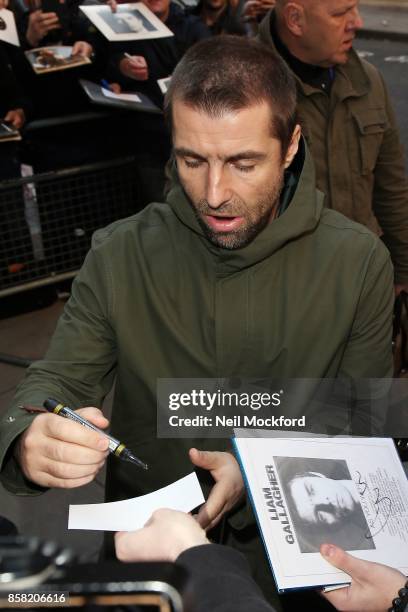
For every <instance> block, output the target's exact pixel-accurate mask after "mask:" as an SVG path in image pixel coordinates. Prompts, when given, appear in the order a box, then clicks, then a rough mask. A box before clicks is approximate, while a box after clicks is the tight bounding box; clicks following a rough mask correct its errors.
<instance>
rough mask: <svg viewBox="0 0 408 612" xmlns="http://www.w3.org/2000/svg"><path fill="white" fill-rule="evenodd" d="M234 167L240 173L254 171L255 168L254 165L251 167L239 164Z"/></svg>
mask: <svg viewBox="0 0 408 612" xmlns="http://www.w3.org/2000/svg"><path fill="white" fill-rule="evenodd" d="M235 167H236V169H237V170H239V171H240V172H252V170H254V168H255V166H254V165H252V166H242V165H241V164H236V165H235Z"/></svg>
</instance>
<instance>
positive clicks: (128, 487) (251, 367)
mask: <svg viewBox="0 0 408 612" xmlns="http://www.w3.org/2000/svg"><path fill="white" fill-rule="evenodd" d="M237 83H239V85H240V86H239V88H238V87H237ZM166 100H167V104H166V112H167V114H168V117H169V120H170V122H171V125H172V134H173V145H174V150H175V157H176V160H177V170H176V168H175V169H174V172H175V180H174V187H173V189H172V190H171V192H170V194H169V197H168V203H166V204H151V205H150V206H148V207H147V208H146V209H144V210H143V211H142V212H141V213H139V214H138V215H136V216H134V217H131V218H130V219H125V220H122V221H119V222H117V223H115V224H113V225H111V226H110V227H108V228H106V229H104V230H101V231H100V232H98V233H97V234H96V235H95V237H94V241H93V247H92V250H91V251H90V253H89V254H88V256H87V259H86V262H85V264H84V266H83V268H82V270H81V272H80V274H79V276H78V277H77V279H76V281H75V283H74V285H73V288H72V297H71V299H70V300H69V302H68V304H67V305H66V308H65V312H64V314H63V316H62V317H61V319H60V322H59V324H58V327H57V330H56V333H55V335H54V338H53V340H52V343H51V346H50V349H49V351H48V353H47V355H46V356H45V359H44V360H42V361H39V362H37V363H36V364H33V366H31V368H30V369H29V371H28V374H27V377H26V379H25V381H24V383H23V384H22V386H21V387H20V388H19V390H18V392H17V394H16V397H15V399H14V401H13V405H12V406H11V408H10V410H9V411H8V412H7V413H6V414H5V415H4V418H3V420H2V421H1V422H0V441H1V442H0V462H1V466H2V469H1V473H0V474H1V478H2V482H3V484H4V485H5V486H6V487H7V488H8V489H9V490H11V491H14V492H15V493H17V494H24V493H26V494H37V493H39V492H41V490H43V489H41V487H49V486H53V487H54V486H55V487H69V488H70V487H76V486H81V485H83V484H86V483H87V482H90V481H91V480H93V478H94V477H95V474H96V473H97V471H98V470H99V469H100V467H101V465H102V464H103V462H104V461H105V458H106V447H107V443H106V439H102V440H100V439H99V438H100V436H98V435H97V434H96V433H95V432H92V431H88V430H86V429H85V428H83V427H80V426H78V425H77V424H76V423H73V422H70V421H64V420H63V419H61V418H60V417H58V416H56V415H53V414H40V415H35V413H30V412H25V411H22V410H21V409H19V408H18V407H19V406H20V405H21V404H23V405H25V404H30V405H34V406H41V405H42V403H43V402H44V400H45V399H46V398H47V397H49V396H51V397H56V398H57V399H59V400H60V401H63V402H64V403H66V404H68V405H71V406H72V407H75V408H77V407H80V406H85V407H86V408H85V409H84V411H85V416H87V417H88V418H89V419H90V420H92V422H93V423H94V424H96V425H97V426H99V427H106V426H107V425H108V423H107V421H106V419H104V418H103V416H102V415H101V413H100V412H99V411H97V409H96V408H91V407H92V406H100V405H101V402H102V400H103V397H104V396H105V395H106V394H107V392H108V391H109V390H110V388H111V386H112V384H113V381H114V378H115V377H116V385H115V399H114V405H113V412H112V431H113V433H114V435H115V436H116V437H117V438H119V439H123V440H124V441H125V442H126V443H127V444H128V445H129V447H130V448H132V450H134V451H135V452H136V454H138V455H139V456H140V458H141V459H143V461H145V462H146V463H148V465H149V470H148V471H143V470H140V471H139V472H138V473H137V474H135V472H134V466H129V465H127V464H126V463H124V462H121V461H117V460H116V461H115V460H113V461H112V462H109V467H108V474H107V494H106V498H107V500H109V501H113V500H118V499H124V498H129V497H134V496H135V495H139V494H143V493H147V492H150V491H152V490H154V489H157V488H159V487H162V486H165V485H167V484H169V483H170V482H172V481H174V480H176V479H177V478H180V477H182V476H184V475H185V474H186V473H188V472H189V471H191V462H190V461H189V456H188V449H189V448H190V447H191V446H196V445H197V444H198V442H197V441H195V444H193V442H192V440H188V439H176V440H175V439H170V438H157V419H156V401H157V398H156V385H157V379H159V378H216V379H219V378H225V377H247V378H291V377H292V378H294V377H304V378H313V379H320V378H323V377H328V378H336V377H342V378H346V379H351V380H354V379H356V378H357V379H358V378H370V377H375V378H381V377H386V376H389V375H390V373H391V370H392V359H391V311H392V302H393V295H392V266H391V263H390V259H389V254H388V252H387V250H386V248H385V247H384V245H383V244H382V243H381V241H380V240H378V238H377V237H376V236H374V234H373V233H372V232H370V231H369V230H367V229H366V228H365V227H363V226H361V225H359V224H357V223H354V222H353V221H350V220H349V219H346V218H345V217H344V216H343V215H340V214H338V213H336V212H334V211H331V210H327V209H324V208H323V196H322V194H320V193H319V192H318V191H316V188H315V180H314V169H313V164H312V163H311V160H310V157H309V155H308V153H307V150H306V147H305V146H304V143H303V142H302V140H301V135H300V129H299V126H298V125H297V124H296V92H295V86H294V82H293V79H292V78H291V76H290V74H289V73H288V71H287V69H286V68H285V65H284V63H283V62H282V61H281V60H280V59H279V58H278V57H277V56H276V54H275V53H273V52H270V51H269V50H268V49H267V48H265V47H263V46H261V45H259V44H258V43H256V42H255V41H247V40H246V39H242V38H240V37H230V36H220V37H216V38H214V39H211V40H208V41H202V42H201V43H199V44H198V45H195V46H194V47H193V48H192V49H190V51H189V52H187V54H186V55H185V56H184V58H183V60H182V61H181V63H180V64H179V65H178V67H177V68H176V71H175V73H174V75H173V78H172V81H171V84H170V89H169V92H168V97H167V99H166ZM177 174H178V177H177ZM316 385H317V386H318V385H319V380H316ZM61 421H63V422H62V423H61ZM20 434H22V435H20ZM200 445H201V447H202V448H205V449H207V450H215V449H217V450H225V448H226V446H227V445H226V444H225V441H223V440H220V439H218V440H217V439H213V440H211V439H206V440H201V441H200ZM220 455H221V456H220ZM224 455H225V456H224ZM210 456H211V455H210ZM226 456H228V453H217V454H216V459H217V465H215V466H214V465H211V461H210V460H208V456H207V455H206V456H205V457H204V460H201V458H200V457H199V456H197V455H196V454H195V453H194V454H193V455H192V459H193V462H194V464H196V465H199V466H200V467H206V468H207V469H209V470H210V472H211V473H212V474H213V475H214V477H215V479H216V480H217V484H216V486H215V487H214V488H213V489H212V490H211V493H210V496H209V498H208V500H207V503H206V505H205V510H206V512H205V511H202V512H201V516H200V520H201V524H202V525H204V526H205V527H207V528H208V527H210V526H212V525H214V524H215V523H216V522H217V521H219V520H220V519H221V517H222V515H223V513H224V512H225V511H226V510H230V509H231V504H229V503H227V502H228V501H229V500H230V498H231V494H232V498H233V501H237V500H238V499H239V498H240V492H241V489H240V487H239V486H235V483H234V482H233V480H232V479H231V472H230V470H229V467H228V461H226ZM220 463H222V464H223V465H220ZM224 468H225V469H224ZM203 482H204V480H203ZM39 487H40V488H39ZM231 489H232V491H231ZM206 490H207V491H208V486H206ZM240 510H241V509H236V510H234V512H233V513H231V515H230V516H229V518H228V520H229V524H228V526H227V527H226V529H225V534H226V540H227V541H228V542H231V543H234V544H236V545H237V546H239V547H241V548H245V550H246V552H247V553H248V555H249V556H251V555H252V556H253V567H254V571H255V572H257V571H259V572H262V569H261V568H262V562H261V561H260V559H262V558H263V554H262V552H261V551H262V548H261V545H260V542H259V538H258V536H257V531H256V527H255V525H254V524H253V522H252V523H251V524H248V520H247V518H246V514H245V513H244V512H241V511H240ZM252 521H253V519H252ZM264 567H265V566H264ZM265 572H266V575H267V576H268V569H267V568H266V569H265ZM271 586H272V585H271V581H270V579H269V577H268V579H267V584H266V588H268V587H269V588H270V587H271ZM275 597H276V594H275ZM276 605H278V604H276Z"/></svg>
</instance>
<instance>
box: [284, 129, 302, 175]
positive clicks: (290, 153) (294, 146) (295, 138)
mask: <svg viewBox="0 0 408 612" xmlns="http://www.w3.org/2000/svg"><path fill="white" fill-rule="evenodd" d="M301 135H302V130H301V127H300V125H299V124H297V125H296V126H295V129H294V130H293V134H292V138H291V139H290V145H289V147H288V150H287V151H286V155H285V162H284V167H285V170H286V168H289V166H290V164H291V163H292V161H293V158H294V157H295V155H296V153H297V152H298V149H299V142H300V137H301Z"/></svg>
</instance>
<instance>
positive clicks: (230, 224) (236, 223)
mask: <svg viewBox="0 0 408 612" xmlns="http://www.w3.org/2000/svg"><path fill="white" fill-rule="evenodd" d="M204 220H205V222H206V223H207V225H208V226H209V227H210V228H211V229H212V230H213V231H215V232H234V231H236V230H237V229H239V228H240V226H241V225H242V223H243V221H244V217H221V216H219V217H218V216H216V215H204Z"/></svg>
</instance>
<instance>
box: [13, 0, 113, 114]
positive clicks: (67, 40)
mask: <svg viewBox="0 0 408 612" xmlns="http://www.w3.org/2000/svg"><path fill="white" fill-rule="evenodd" d="M49 4H50V9H52V8H53V3H52V2H50V3H49ZM79 5H80V1H79V0H61V2H60V1H59V0H55V10H50V9H48V5H47V10H45V9H44V8H42V5H41V0H27V4H26V5H22V3H21V1H20V3H19V5H16V10H15V16H16V23H17V28H18V31H19V36H20V41H21V44H22V48H23V49H24V50H30V49H35V48H38V47H48V46H57V47H58V46H61V45H63V46H71V47H72V55H77V56H82V57H84V58H88V59H91V63H90V64H87V65H83V66H78V67H75V68H70V69H69V70H61V71H56V72H51V73H46V74H35V73H34V71H33V69H32V68H31V66H30V65H29V63H28V61H26V65H25V67H24V68H22V69H21V70H20V71H19V72H18V78H19V80H20V81H21V82H22V83H24V86H25V88H26V90H27V93H28V95H29V96H30V98H31V99H32V100H33V106H34V111H33V117H34V118H35V119H37V118H47V117H53V116H58V115H67V114H71V113H77V112H82V111H84V110H86V109H87V108H88V102H87V98H86V95H85V94H84V93H83V91H82V88H81V87H80V85H79V83H78V81H79V79H80V78H88V79H91V80H92V79H94V78H98V77H99V66H96V65H95V54H96V51H97V49H98V51H99V50H101V49H102V48H105V43H104V41H103V40H102V37H101V35H99V34H98V33H97V32H95V31H93V29H92V28H91V27H90V24H89V22H88V20H87V19H85V17H83V16H81V14H80V12H79ZM97 55H98V54H97ZM99 55H102V52H101V53H100V54H99ZM104 63H106V59H105V60H104Z"/></svg>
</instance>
